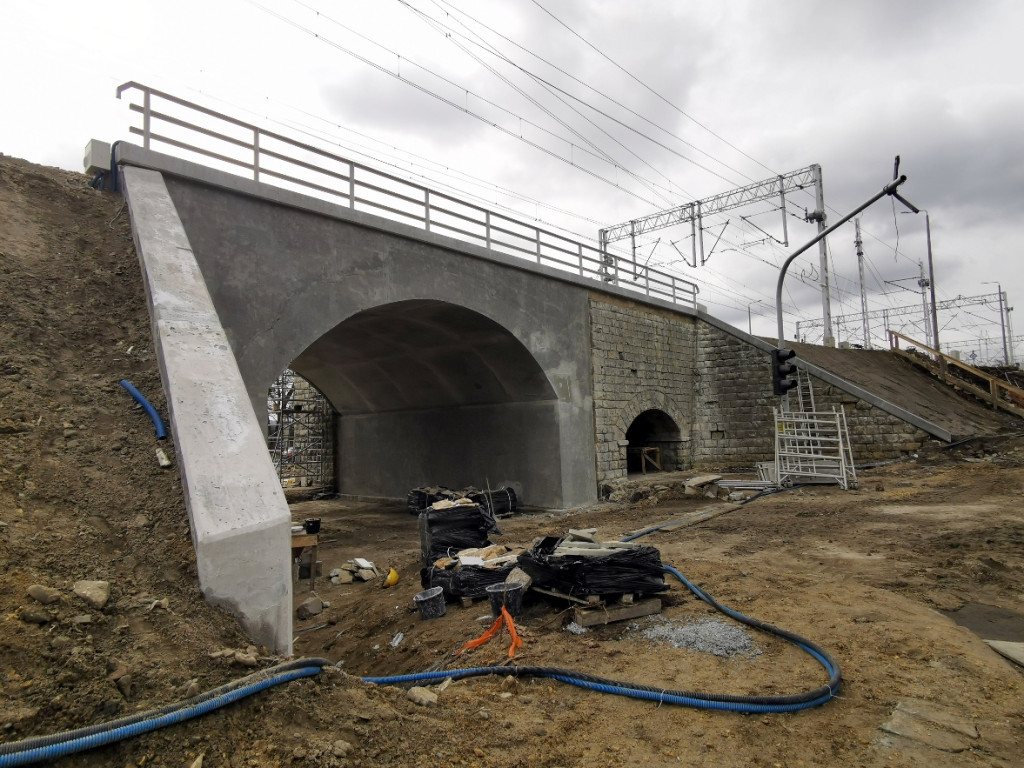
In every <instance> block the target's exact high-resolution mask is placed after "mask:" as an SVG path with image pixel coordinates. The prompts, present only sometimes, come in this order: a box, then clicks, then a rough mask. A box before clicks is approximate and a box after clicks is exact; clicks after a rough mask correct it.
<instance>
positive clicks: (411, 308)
mask: <svg viewBox="0 0 1024 768" xmlns="http://www.w3.org/2000/svg"><path fill="white" fill-rule="evenodd" d="M292 368H293V369H294V370H295V371H297V372H299V373H301V375H303V376H304V377H306V378H307V379H308V380H309V381H311V382H313V383H315V385H316V387H317V388H318V389H319V390H320V391H321V392H323V393H324V395H325V396H326V397H327V399H328V400H329V401H330V403H331V404H332V405H333V407H334V409H335V411H336V412H337V414H338V418H337V422H336V423H337V428H336V441H337V442H336V445H337V451H336V471H335V476H336V478H337V486H336V487H337V490H338V491H339V492H341V493H345V494H357V495H366V496H380V497H390V498H405V496H406V494H408V492H409V490H410V489H412V488H416V487H420V486H424V485H444V486H448V487H452V488H461V487H465V486H469V485H474V486H477V487H481V488H482V487H484V486H485V485H488V484H489V485H490V486H491V487H503V486H512V487H513V488H514V489H515V490H516V493H517V494H518V495H519V497H520V498H521V499H523V500H524V501H525V503H529V504H533V505H537V506H558V505H559V503H560V501H561V460H560V441H559V427H558V423H559V422H558V399H557V396H556V394H555V392H554V389H553V388H552V386H551V384H550V382H549V381H548V378H547V376H546V374H545V372H544V370H543V369H542V368H541V366H540V364H539V363H538V362H537V360H535V359H534V357H533V355H532V354H531V353H530V351H529V350H528V349H527V348H526V347H525V346H524V345H523V344H522V343H521V342H520V341H519V340H518V339H517V338H516V337H515V336H514V335H513V334H512V333H511V332H509V331H508V330H506V329H505V328H504V327H502V326H501V325H499V324H498V323H497V322H495V321H493V320H491V319H490V318H488V317H486V316H484V315H483V314H480V313H479V312H475V311H473V310H470V309H467V308H465V307H460V306H457V305H454V304H450V303H447V302H441V301H433V300H415V301H403V302H396V303H393V304H387V305H384V306H380V307H375V308H373V309H369V310H365V311H363V312H360V313H359V314H356V315H354V316H352V317H350V318H348V319H347V320H345V321H343V322H342V323H340V324H339V325H337V326H336V327H335V328H333V329H332V330H330V331H328V332H327V333H326V334H324V335H323V336H322V337H321V338H320V339H318V340H317V341H316V342H314V343H313V344H312V345H311V346H310V347H308V348H307V349H306V350H305V351H304V352H302V354H300V355H299V356H298V357H297V358H296V359H295V361H294V362H293V364H292Z"/></svg>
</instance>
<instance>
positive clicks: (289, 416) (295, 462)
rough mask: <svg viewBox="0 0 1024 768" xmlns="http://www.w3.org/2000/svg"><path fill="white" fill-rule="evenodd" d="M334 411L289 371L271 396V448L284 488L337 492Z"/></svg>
mask: <svg viewBox="0 0 1024 768" xmlns="http://www.w3.org/2000/svg"><path fill="white" fill-rule="evenodd" d="M334 421H335V413H334V408H332V407H331V404H330V403H329V402H328V400H327V398H326V397H324V395H323V393H321V392H320V390H319V389H317V388H316V387H315V386H313V385H312V384H311V383H310V382H309V381H307V380H306V379H305V378H304V377H303V376H301V375H299V374H297V373H295V371H293V370H291V369H290V368H287V369H285V370H284V372H283V373H282V374H281V375H280V376H278V378H277V380H276V381H274V383H273V384H272V385H271V387H270V392H268V393H267V447H268V448H269V449H270V458H271V461H273V462H274V469H275V470H276V471H277V476H278V478H279V479H280V481H281V485H282V487H284V488H311V489H315V490H319V491H329V490H333V486H334Z"/></svg>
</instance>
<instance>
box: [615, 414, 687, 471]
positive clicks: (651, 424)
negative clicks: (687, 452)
mask: <svg viewBox="0 0 1024 768" xmlns="http://www.w3.org/2000/svg"><path fill="white" fill-rule="evenodd" d="M626 440H628V441H629V445H628V446H627V448H626V472H627V473H629V474H638V473H641V472H642V473H646V472H658V471H666V472H669V471H672V470H675V469H678V468H679V467H680V459H681V457H680V455H679V446H680V443H681V440H682V435H681V434H680V431H679V427H678V426H677V425H676V423H675V421H673V420H672V417H671V416H669V415H668V414H667V413H665V412H664V411H660V410H657V409H651V410H649V411H644V412H643V413H641V414H640V415H639V416H637V417H636V418H635V419H633V423H632V424H630V425H629V429H627V430H626Z"/></svg>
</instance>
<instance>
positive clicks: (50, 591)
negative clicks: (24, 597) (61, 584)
mask: <svg viewBox="0 0 1024 768" xmlns="http://www.w3.org/2000/svg"><path fill="white" fill-rule="evenodd" d="M28 596H29V597H31V598H32V599H33V600H35V601H36V602H37V603H42V604H43V605H49V604H50V603H56V602H57V601H58V600H60V590H59V589H54V588H53V587H44V586H43V585H42V584H33V585H32V586H31V587H29V588H28Z"/></svg>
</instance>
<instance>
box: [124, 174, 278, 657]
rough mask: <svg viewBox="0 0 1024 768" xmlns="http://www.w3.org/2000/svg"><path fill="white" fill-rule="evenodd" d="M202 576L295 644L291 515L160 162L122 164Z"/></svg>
mask: <svg viewBox="0 0 1024 768" xmlns="http://www.w3.org/2000/svg"><path fill="white" fill-rule="evenodd" d="M123 180H124V186H125V198H126V200H127V203H128V207H129V211H130V213H131V217H132V229H133V232H134V236H135V246H136V251H137V252H138V255H139V262H140V265H141V267H142V274H143V281H144V284H145V286H146V293H147V298H148V301H149V308H150V317H151V319H152V324H153V338H154V344H155V348H156V351H157V357H158V359H159V362H160V373H161V376H162V378H163V384H164V389H165V391H166V393H167V403H168V405H169V408H170V422H171V430H172V433H173V435H174V441H175V446H176V448H177V453H178V463H179V467H180V469H181V478H182V483H183V485H184V490H185V504H186V507H187V509H188V513H189V522H190V525H191V529H192V541H193V544H194V546H195V551H196V561H197V565H198V571H199V583H200V586H201V587H202V590H203V594H204V596H205V597H206V599H207V600H209V601H210V602H211V603H213V604H214V605H218V606H221V607H223V608H225V609H226V610H228V611H229V612H230V613H232V614H234V615H235V616H237V617H238V619H239V622H240V623H241V624H242V626H243V628H244V629H245V630H246V632H247V633H248V634H249V636H250V637H252V638H253V639H254V640H256V641H257V642H260V643H263V644H265V645H267V646H268V647H270V648H272V649H274V650H275V651H276V652H278V653H282V654H285V655H291V649H292V622H291V600H292V581H291V564H290V552H291V550H290V548H289V539H290V533H289V529H290V525H291V515H290V514H289V512H288V505H287V503H286V502H285V499H284V494H283V493H282V491H281V486H280V483H279V482H278V480H277V475H276V474H275V472H274V469H273V466H272V465H271V463H270V458H269V456H268V454H267V449H266V442H265V440H264V438H263V431H262V429H261V427H260V424H259V422H258V421H257V419H256V416H255V414H254V413H253V411H252V408H251V407H250V405H249V399H248V395H247V392H246V390H245V386H244V384H243V383H242V378H241V376H240V375H239V371H238V366H237V365H236V364H235V358H234V355H233V354H232V351H231V349H230V347H229V346H228V343H227V339H226V338H225V336H224V332H223V330H222V329H221V325H220V320H219V318H218V317H217V312H216V310H215V309H214V306H213V302H212V301H211V299H210V295H209V293H208V292H207V290H206V284H205V283H204V281H203V275H202V272H201V271H200V269H199V267H198V265H197V264H196V260H195V258H194V255H193V252H192V247H191V245H190V243H189V239H188V236H187V235H186V234H185V231H184V229H183V228H182V226H181V222H180V220H179V218H178V215H177V211H176V210H175V207H174V204H173V202H172V201H171V198H170V195H169V194H168V192H167V187H166V185H165V184H164V180H163V178H162V177H161V175H160V174H159V173H156V172H155V171H148V170H144V169H140V168H125V169H124V171H123Z"/></svg>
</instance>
